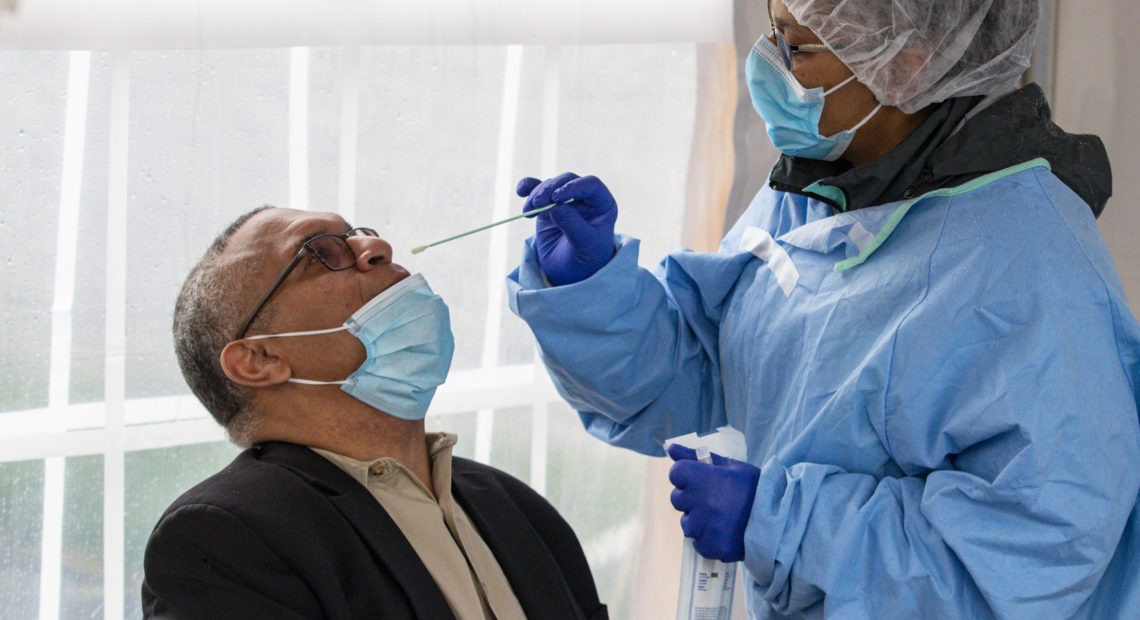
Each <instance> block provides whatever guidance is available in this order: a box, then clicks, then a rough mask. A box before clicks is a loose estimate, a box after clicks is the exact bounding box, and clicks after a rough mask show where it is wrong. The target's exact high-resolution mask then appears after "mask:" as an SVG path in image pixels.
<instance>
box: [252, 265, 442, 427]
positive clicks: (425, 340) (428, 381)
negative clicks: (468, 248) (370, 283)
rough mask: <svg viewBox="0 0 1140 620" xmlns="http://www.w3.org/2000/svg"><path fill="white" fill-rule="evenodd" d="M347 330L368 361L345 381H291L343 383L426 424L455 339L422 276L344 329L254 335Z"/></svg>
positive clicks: (370, 401) (382, 297)
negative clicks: (425, 417)
mask: <svg viewBox="0 0 1140 620" xmlns="http://www.w3.org/2000/svg"><path fill="white" fill-rule="evenodd" d="M346 330H347V331H348V332H350V333H352V334H353V335H355V336H356V337H357V339H359V340H360V342H361V343H363V344H364V349H365V352H366V354H367V357H366V358H365V360H364V363H362V364H361V365H360V368H358V369H357V370H356V372H353V373H352V374H351V375H349V377H348V378H347V379H345V380H344V381H311V380H308V379H296V378H291V379H289V381H290V382H292V383H301V384H305V385H339V386H341V388H340V389H342V390H344V391H345V392H347V393H348V394H349V395H350V396H352V397H353V398H355V399H357V400H359V401H361V402H363V403H365V404H367V405H369V406H371V407H373V408H375V409H379V410H380V411H383V412H385V413H388V414H391V415H393V416H395V417H397V418H401V419H404V420H422V419H423V418H424V416H425V415H426V414H427V409H428V405H430V404H431V399H432V397H433V396H434V395H435V389H436V388H437V387H439V386H440V385H441V384H442V383H443V381H444V379H446V378H447V371H448V370H449V369H450V368H451V356H452V353H454V351H455V341H454V339H453V337H452V334H451V316H450V313H449V312H448V309H447V304H445V303H444V302H443V299H442V298H440V296H439V295H436V294H435V293H434V292H433V291H432V290H431V287H429V286H428V284H427V280H425V279H424V277H423V275H421V274H416V275H413V276H409V277H407V278H405V279H403V280H401V281H400V282H397V283H396V284H394V285H392V286H390V287H388V288H387V289H386V290H385V291H384V292H382V293H380V294H379V295H377V296H376V297H373V298H372V299H371V300H370V301H369V302H368V303H366V304H364V305H363V306H361V308H360V309H359V310H357V311H356V312H354V313H353V314H352V316H350V317H348V319H346V320H345V322H344V325H342V326H340V327H333V328H331V329H320V330H313V331H304V332H289V333H285V334H264V335H259V336H251V337H250V338H249V339H250V340H257V339H261V338H288V337H294V336H315V335H319V334H330V333H333V332H338V331H346Z"/></svg>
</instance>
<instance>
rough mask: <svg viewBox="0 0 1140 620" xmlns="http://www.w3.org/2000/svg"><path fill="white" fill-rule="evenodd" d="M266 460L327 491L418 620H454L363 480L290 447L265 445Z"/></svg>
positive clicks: (431, 582)
mask: <svg viewBox="0 0 1140 620" xmlns="http://www.w3.org/2000/svg"><path fill="white" fill-rule="evenodd" d="M260 450H261V454H262V456H261V460H262V461H264V462H267V463H273V464H276V465H279V466H281V467H284V468H287V469H289V470H291V471H293V472H294V473H295V474H297V475H298V476H300V477H301V478H303V479H305V480H306V481H307V482H308V483H309V484H310V485H312V486H313V487H315V488H317V489H319V490H320V491H322V492H323V493H324V494H325V495H326V496H327V497H328V500H329V502H331V503H332V504H333V505H334V506H335V507H336V509H337V510H338V511H340V513H341V514H342V515H343V516H344V518H345V520H346V521H348V522H349V523H350V524H351V525H352V527H353V529H354V530H356V533H357V534H358V535H359V536H360V539H361V540H362V541H363V542H364V544H365V545H366V546H367V547H368V549H369V551H370V552H371V554H372V557H374V558H375V559H376V562H377V564H381V565H383V566H384V567H386V568H387V569H388V572H389V573H390V574H391V575H392V578H393V579H394V580H395V581H396V583H398V584H399V586H400V588H402V589H403V591H404V593H405V594H406V595H407V597H408V600H409V601H411V603H412V608H413V609H414V611H415V616H416V617H418V618H453V617H454V616H453V615H452V613H451V609H450V608H449V607H448V605H447V600H446V599H445V598H444V597H443V593H442V592H441V591H440V590H439V587H438V586H437V585H436V584H435V580H434V579H433V578H432V576H431V573H429V572H428V570H427V567H426V566H424V564H423V562H422V561H420V558H419V556H418V555H417V554H416V552H415V549H413V548H412V545H411V543H409V542H408V539H407V538H405V537H404V534H403V533H402V532H401V531H400V528H399V526H397V525H396V523H395V522H394V521H392V517H390V516H389V515H388V513H387V512H386V511H385V510H384V509H383V508H382V507H381V506H380V503H379V502H377V501H376V498H374V497H372V494H371V493H369V492H368V490H367V489H365V488H364V486H363V485H361V484H360V483H359V482H357V481H355V480H353V479H352V477H350V476H349V475H348V474H346V473H344V472H343V471H341V470H340V469H339V468H338V467H337V466H336V465H333V464H332V463H330V462H329V461H328V460H326V459H325V458H324V457H322V456H321V455H319V454H317V453H316V452H313V451H312V450H310V449H309V448H306V447H304V446H298V445H294V444H288V443H265V444H261V446H260Z"/></svg>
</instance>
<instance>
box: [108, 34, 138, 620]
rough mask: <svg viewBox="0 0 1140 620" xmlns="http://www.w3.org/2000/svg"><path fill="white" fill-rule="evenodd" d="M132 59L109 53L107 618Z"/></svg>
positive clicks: (119, 440)
mask: <svg viewBox="0 0 1140 620" xmlns="http://www.w3.org/2000/svg"><path fill="white" fill-rule="evenodd" d="M130 63H131V59H130V54H129V53H128V52H114V53H112V54H111V89H110V90H111V104H110V108H111V113H110V116H111V118H110V123H109V129H108V131H109V134H110V148H109V152H108V156H107V283H106V290H107V301H106V304H107V305H106V349H107V352H106V356H107V357H106V359H105V361H104V371H105V377H104V385H103V391H104V399H105V401H104V402H105V406H106V408H107V418H106V420H107V422H106V435H105V437H106V441H107V445H106V449H105V451H104V453H103V617H104V618H106V619H107V620H118V619H119V618H122V617H123V613H124V608H123V607H124V606H123V592H124V588H125V584H124V580H125V577H124V571H125V569H124V566H123V554H124V546H125V540H126V537H125V534H124V527H125V526H124V518H125V508H124V506H125V495H126V489H125V486H126V482H125V478H126V472H125V463H124V460H125V459H124V457H123V434H124V420H125V411H126V357H127V355H126V339H127V330H126V305H127V250H126V248H127V195H128V194H127V172H128V166H127V163H128V162H127V145H128V137H129V121H130V80H131V64H130Z"/></svg>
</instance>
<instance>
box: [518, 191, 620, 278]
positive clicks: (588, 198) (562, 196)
mask: <svg viewBox="0 0 1140 620" xmlns="http://www.w3.org/2000/svg"><path fill="white" fill-rule="evenodd" d="M515 193H517V194H518V195H519V196H523V197H525V198H526V202H525V203H524V204H523V212H524V213H526V212H528V211H532V210H534V209H538V208H541V207H545V206H547V205H549V204H552V203H559V204H558V206H556V207H554V208H553V209H550V210H549V211H544V212H542V213H539V214H538V216H537V220H538V221H537V224H536V226H535V249H536V250H537V251H538V264H539V265H540V266H541V267H542V272H543V273H545V274H546V279H547V280H549V281H550V283H551V284H553V285H554V286H562V285H565V284H574V283H575V282H581V281H582V280H585V279H586V278H588V277H590V276H592V275H594V272H596V271H597V270H599V269H601V268H602V267H603V266H605V264H606V263H608V262H610V259H611V258H613V256H614V222H615V221H617V203H615V202H614V197H613V195H612V194H610V190H609V189H607V188H606V186H605V184H603V183H602V182H601V181H600V180H598V178H597V177H592V176H590V177H579V176H578V175H576V174H574V173H571V172H565V173H562V174H560V175H558V176H556V177H554V178H552V179H547V180H545V181H539V180H538V179H535V178H533V177H526V178H525V179H523V180H521V181H519V184H518V187H516V188H515ZM571 200H573V202H571V203H570V204H561V203H564V202H569V201H571Z"/></svg>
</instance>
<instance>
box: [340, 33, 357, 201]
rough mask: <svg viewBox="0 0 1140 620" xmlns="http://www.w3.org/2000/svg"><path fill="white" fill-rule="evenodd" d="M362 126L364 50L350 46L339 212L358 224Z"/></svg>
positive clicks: (343, 82)
mask: <svg viewBox="0 0 1140 620" xmlns="http://www.w3.org/2000/svg"><path fill="white" fill-rule="evenodd" d="M359 125H360V47H359V46H357V45H346V46H345V47H344V49H343V51H342V53H341V70H340V171H339V174H338V191H337V213H339V214H340V216H341V217H343V218H344V219H345V220H346V221H348V222H355V221H356V141H357V136H356V132H357V130H358V127H359Z"/></svg>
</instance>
